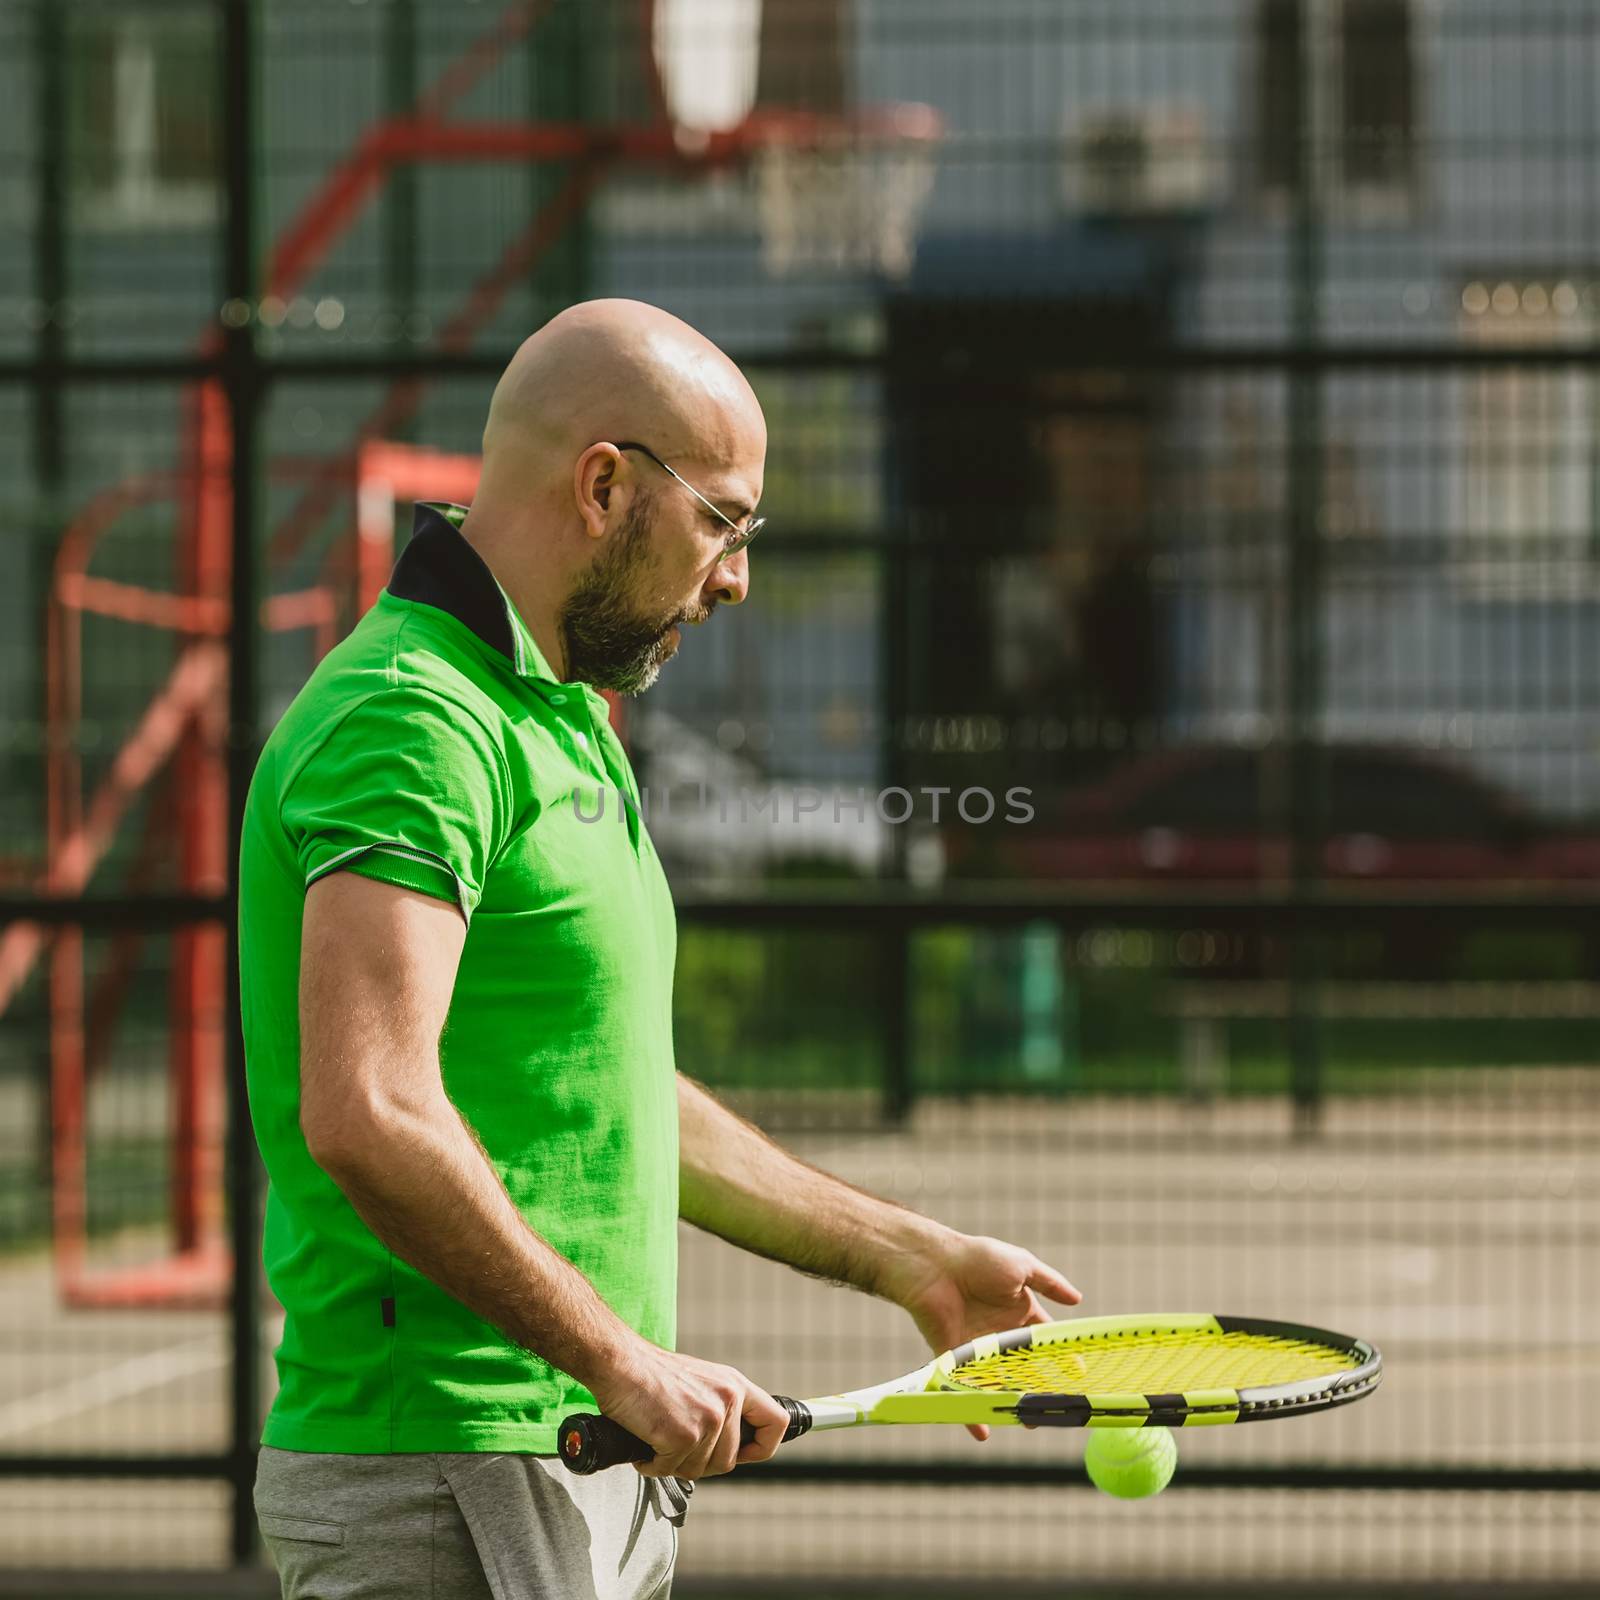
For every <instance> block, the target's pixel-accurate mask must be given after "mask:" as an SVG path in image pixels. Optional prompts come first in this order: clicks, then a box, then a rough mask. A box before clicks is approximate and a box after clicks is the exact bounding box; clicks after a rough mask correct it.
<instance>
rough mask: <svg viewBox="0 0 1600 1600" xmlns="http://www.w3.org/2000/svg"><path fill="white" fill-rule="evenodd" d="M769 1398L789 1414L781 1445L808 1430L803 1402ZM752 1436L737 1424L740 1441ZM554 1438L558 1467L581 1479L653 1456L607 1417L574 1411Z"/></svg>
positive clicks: (752, 1432) (746, 1426)
mask: <svg viewBox="0 0 1600 1600" xmlns="http://www.w3.org/2000/svg"><path fill="white" fill-rule="evenodd" d="M772 1398H773V1399H774V1400H776V1401H777V1402H778V1404H779V1405H780V1406H782V1407H783V1409H784V1410H785V1411H787V1412H788V1413H789V1426H788V1427H787V1428H786V1429H785V1430H784V1434H783V1442H784V1443H785V1444H787V1443H788V1442H789V1441H790V1440H791V1439H798V1438H799V1437H800V1435H801V1434H802V1433H809V1432H810V1431H811V1409H810V1407H809V1406H807V1405H806V1404H805V1402H804V1401H802V1400H791V1399H790V1398H789V1397H788V1396H787V1395H782V1394H775V1395H773V1397H772ZM755 1436H756V1431H755V1429H754V1428H752V1427H751V1426H750V1424H749V1423H748V1422H741V1423H740V1424H739V1442H740V1443H741V1444H749V1443H750V1441H751V1440H752V1439H754V1438H755ZM557 1437H558V1439H559V1442H560V1455H561V1464H562V1466H564V1467H565V1468H566V1469H567V1471H568V1472H575V1473H577V1474H578V1475H579V1476H580V1477H584V1478H586V1477H588V1476H589V1475H590V1474H591V1473H594V1472H604V1471H605V1470H606V1468H607V1467H620V1466H623V1465H624V1464H625V1463H627V1462H630V1461H634V1462H637V1461H652V1460H654V1459H655V1451H654V1450H653V1449H652V1448H651V1447H650V1446H649V1445H648V1444H646V1443H645V1442H644V1440H643V1439H641V1438H639V1436H638V1435H637V1434H633V1433H629V1432H628V1430H627V1429H626V1428H624V1427H623V1426H622V1424H621V1423H620V1422H613V1421H612V1420H611V1418H610V1417H597V1416H594V1415H592V1414H589V1413H584V1412H577V1413H575V1414H574V1415H573V1416H570V1417H568V1418H567V1420H566V1421H565V1422H563V1423H562V1424H561V1428H560V1431H559V1433H558V1435H557Z"/></svg>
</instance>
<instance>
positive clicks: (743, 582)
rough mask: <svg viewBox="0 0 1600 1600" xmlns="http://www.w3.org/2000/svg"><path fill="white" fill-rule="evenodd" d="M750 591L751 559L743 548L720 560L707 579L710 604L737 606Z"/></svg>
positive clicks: (705, 594)
mask: <svg viewBox="0 0 1600 1600" xmlns="http://www.w3.org/2000/svg"><path fill="white" fill-rule="evenodd" d="M749 592H750V561H749V558H748V557H747V556H746V555H745V553H744V551H743V550H739V551H736V552H735V553H734V554H733V555H731V556H728V557H727V558H726V559H724V560H722V561H719V562H718V563H717V564H716V566H714V567H713V568H712V569H711V576H710V577H709V578H707V579H706V586H705V590H704V596H705V600H706V603H707V604H708V605H728V606H736V605H738V604H739V602H740V601H741V600H743V599H744V597H745V596H746V595H747V594H749Z"/></svg>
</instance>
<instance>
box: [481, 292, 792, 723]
mask: <svg viewBox="0 0 1600 1600" xmlns="http://www.w3.org/2000/svg"><path fill="white" fill-rule="evenodd" d="M624 445H634V446H638V447H639V448H638V449H628V450H624V449H623V448H622V446H624ZM766 451H767V428H766V421H765V419H764V418H763V417H762V415H761V406H760V404H759V403H758V402H757V400H756V397H755V393H754V391H753V390H752V389H751V387H750V385H749V383H748V382H746V380H745V376H744V374H743V373H742V372H740V371H739V369H738V368H737V367H736V366H735V365H734V364H733V362H731V361H730V360H729V359H728V358H727V356H725V355H724V354H723V353H722V351H720V350H719V349H718V348H717V347H716V346H715V345H714V344H712V342H711V341H710V340H709V339H707V338H705V337H704V335H702V334H699V333H697V332H696V331H695V330H694V329H693V328H691V327H690V326H689V325H688V324H687V323H686V322H681V321H679V320H678V318H676V317H674V316H671V315H669V314H668V313H667V312H665V311H662V310H660V309H659V308H658V307H656V306H648V305H643V304H641V303H640V302H639V301H636V300H591V301H588V302H586V303H585V304H583V305H577V306H573V307H571V308H570V309H568V310H566V311H563V312H562V313H561V314H560V315H559V316H556V317H553V318H551V320H550V321H549V322H547V323H546V324H545V325H544V327H542V328H541V329H540V330H539V331H538V332H537V333H536V334H534V335H533V337H532V338H530V339H528V340H527V341H526V342H525V343H524V344H523V345H522V347H521V348H520V349H519V350H518V351H517V353H516V355H515V356H513V357H512V360H511V364H510V366H508V367H507V368H506V370H505V373H504V374H503V376H502V377H501V379H500V382H499V384H498V385H497V387H496V388H495V392H494V398H493V400H492V401H491V402H490V407H489V421H488V425H487V427H486V428H485V429H484V435H483V472H482V475H481V477H480V479H479V482H478V489H477V493H476V495H475V496H474V497H473V502H472V507H471V510H470V511H469V513H468V515H467V518H466V521H465V522H464V523H463V524H462V529H461V531H462V533H463V535H464V536H465V537H466V538H467V539H468V540H469V542H471V543H472V545H473V546H474V547H475V548H476V549H477V551H478V553H479V555H481V556H482V557H483V558H484V560H485V561H486V562H487V563H488V564H489V567H490V570H491V571H493V572H494V574H495V576H496V577H497V578H498V579H499V580H500V582H501V585H502V587H504V588H505V589H506V591H507V592H508V593H509V594H510V595H511V597H512V599H513V601H514V602H515V604H516V605H517V606H518V609H519V610H520V611H521V612H522V615H523V617H524V618H525V619H526V620H527V621H528V623H529V626H530V627H532V628H533V630H534V635H535V637H536V638H537V639H538V640H539V643H540V648H541V649H542V650H544V651H545V652H546V653H547V655H549V657H550V659H551V661H552V663H553V664H555V665H556V668H557V670H558V671H561V672H563V673H570V674H571V675H573V676H575V677H581V678H583V679H584V681H586V682H590V683H594V684H597V685H599V686H601V687H605V688H615V689H622V690H625V691H632V690H635V689H637V688H641V687H645V686H647V685H648V684H649V683H650V682H651V681H652V680H653V678H654V676H655V673H656V671H658V670H659V668H660V665H661V663H662V662H663V661H665V660H666V659H667V658H668V657H669V656H670V655H671V654H672V652H673V651H674V650H676V649H677V645H678V639H679V631H678V630H679V625H680V624H684V623H691V624H692V623H696V622H701V621H704V620H705V619H706V618H707V617H709V616H710V615H711V612H712V611H713V610H714V609H715V608H716V607H717V606H718V605H720V604H734V605H737V604H738V603H739V601H740V600H742V599H743V598H744V596H745V593H746V592H747V590H748V587H749V566H748V562H747V561H746V558H745V557H744V555H743V554H742V553H741V552H740V551H739V550H737V549H730V548H729V547H730V546H732V545H735V544H737V543H738V542H739V540H738V534H737V529H738V527H739V526H740V525H742V523H743V522H744V520H745V519H746V518H748V517H749V516H751V515H752V514H753V512H754V509H755V506H756V503H757V502H758V501H759V500H760V498H761V487H762V478H763V474H764V471H765V465H766ZM664 463H665V465H663V464H664ZM669 474H670V475H669ZM674 479H677V480H680V481H676V482H675V481H674ZM730 524H732V525H733V526H732V527H730V526H729V525H730Z"/></svg>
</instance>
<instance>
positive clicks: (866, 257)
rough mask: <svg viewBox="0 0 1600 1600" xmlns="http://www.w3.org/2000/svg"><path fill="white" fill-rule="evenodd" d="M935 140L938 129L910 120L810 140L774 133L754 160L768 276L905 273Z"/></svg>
mask: <svg viewBox="0 0 1600 1600" xmlns="http://www.w3.org/2000/svg"><path fill="white" fill-rule="evenodd" d="M900 109H901V110H903V111H909V110H910V109H911V108H900ZM925 109H926V108H923V107H918V108H916V110H918V111H919V112H920V111H923V110H925ZM936 138H937V136H936V127H926V126H924V125H923V120H922V119H920V118H909V117H901V118H898V119H895V120H892V121H890V122H888V123H887V124H886V125H884V126H882V127H872V126H855V125H851V124H849V123H845V124H839V125H835V126H832V127H826V128H820V129H817V130H814V131H811V132H809V133H808V134H807V135H806V136H805V137H804V138H801V137H796V136H794V135H793V134H792V133H790V132H789V131H787V130H785V129H783V128H782V127H781V126H779V127H775V128H774V129H773V130H772V134H771V136H770V137H767V138H764V139H762V140H761V141H760V142H758V143H757V144H756V146H755V149H754V152H753V155H752V161H753V163H754V167H755V173H756V199H757V204H758V207H759V211H760V216H761V237H762V261H763V264H764V265H765V267H766V269H767V271H768V272H769V273H771V274H772V275H773V276H775V277H792V276H794V275H796V274H800V273H806V272H817V271H821V272H848V271H870V272H879V273H882V274H883V275H884V276H885V277H891V278H902V277H904V276H905V275H906V274H907V273H908V272H909V271H910V270H911V264H912V260H913V258H914V255H915V249H916V232H917V223H918V220H919V219H920V217H921V215H922V210H923V207H924V206H925V205H926V204H927V200H928V196H929V194H930V192H931V191H932V189H933V180H934V167H935V161H934V157H935V150H936V147H937V142H936Z"/></svg>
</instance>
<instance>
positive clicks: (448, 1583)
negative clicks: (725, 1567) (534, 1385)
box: [255, 1448, 687, 1600]
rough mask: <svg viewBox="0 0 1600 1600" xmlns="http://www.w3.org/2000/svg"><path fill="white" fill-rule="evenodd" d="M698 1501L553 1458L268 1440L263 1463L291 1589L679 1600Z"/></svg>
mask: <svg viewBox="0 0 1600 1600" xmlns="http://www.w3.org/2000/svg"><path fill="white" fill-rule="evenodd" d="M686 1499H687V1497H686V1495H685V1494H684V1492H683V1489H682V1488H681V1487H680V1485H679V1484H678V1482H677V1480H676V1479H666V1480H657V1479H653V1478H641V1477H640V1476H639V1474H638V1473H637V1472H635V1471H634V1470H633V1469H632V1468H631V1467H616V1468H613V1469H612V1470H611V1471H610V1472H601V1473H596V1474H595V1476H594V1477H592V1478H577V1477H574V1476H572V1474H571V1473H569V1472H568V1471H567V1470H566V1469H565V1468H564V1467H563V1466H562V1465H561V1463H560V1462H559V1461H557V1460H555V1459H554V1458H553V1457H546V1456H520V1455H381V1456H380V1455H360V1456H353V1455H320V1454H307V1453H302V1452H300V1451H294V1450H273V1449H268V1448H263V1449H262V1451H261V1459H260V1464H259V1466H258V1467H257V1469H256V1494H255V1501H256V1516H257V1518H258V1519H259V1521H260V1523H261V1533H262V1537H263V1538H264V1539H265V1540H266V1544H267V1548H268V1550H269V1551H271V1553H272V1559H273V1561H274V1562H275V1563H276V1565H277V1568H278V1576H279V1578H280V1580H281V1582H282V1584H283V1595H284V1600H379V1597H382V1600H491V1597H492V1600H665V1597H666V1595H667V1593H668V1591H669V1590H670V1589H671V1586H672V1563H673V1560H674V1558H675V1557H676V1555H677V1550H678V1525H679V1524H680V1523H681V1522H682V1521H683V1512H684V1506H685V1503H686Z"/></svg>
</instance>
